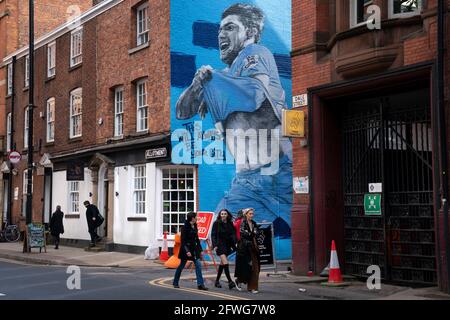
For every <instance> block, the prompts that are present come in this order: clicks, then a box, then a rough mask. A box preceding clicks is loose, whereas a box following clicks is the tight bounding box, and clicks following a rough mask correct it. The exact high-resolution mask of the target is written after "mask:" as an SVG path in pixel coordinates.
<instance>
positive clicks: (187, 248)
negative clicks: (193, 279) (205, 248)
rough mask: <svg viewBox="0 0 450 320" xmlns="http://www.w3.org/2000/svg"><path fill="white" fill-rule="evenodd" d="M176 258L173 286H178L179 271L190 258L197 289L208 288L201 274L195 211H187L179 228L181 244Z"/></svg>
mask: <svg viewBox="0 0 450 320" xmlns="http://www.w3.org/2000/svg"><path fill="white" fill-rule="evenodd" d="M178 258H180V260H181V262H180V265H179V266H178V268H177V270H176V271H175V277H174V279H173V286H174V288H179V287H180V286H179V282H180V277H181V272H182V271H183V269H184V267H185V266H186V263H187V261H188V260H190V261H193V262H194V264H195V274H196V276H197V288H198V289H199V290H208V288H206V287H205V284H204V281H203V276H202V264H201V259H202V246H201V244H200V239H199V238H198V229H197V213H196V212H189V213H188V214H187V216H186V221H185V222H184V226H183V229H182V230H181V246H180V252H179V253H178Z"/></svg>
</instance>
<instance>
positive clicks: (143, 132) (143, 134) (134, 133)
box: [128, 129, 149, 138]
mask: <svg viewBox="0 0 450 320" xmlns="http://www.w3.org/2000/svg"><path fill="white" fill-rule="evenodd" d="M148 132H149V131H148V129H147V130H144V131H137V132H133V133H130V134H129V135H128V136H129V137H131V138H134V137H140V136H145V135H147V134H148Z"/></svg>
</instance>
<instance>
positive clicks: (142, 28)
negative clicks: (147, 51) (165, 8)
mask: <svg viewBox="0 0 450 320" xmlns="http://www.w3.org/2000/svg"><path fill="white" fill-rule="evenodd" d="M148 8H149V6H148V2H146V3H144V4H142V5H140V6H139V7H138V8H137V9H136V44H137V46H141V45H144V44H146V43H148V42H149V34H150V30H149V25H150V22H149V14H148V11H149V9H148ZM141 13H142V19H141V18H140V17H141Z"/></svg>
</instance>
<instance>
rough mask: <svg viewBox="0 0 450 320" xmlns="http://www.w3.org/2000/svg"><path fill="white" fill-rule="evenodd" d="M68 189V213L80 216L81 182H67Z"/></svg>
mask: <svg viewBox="0 0 450 320" xmlns="http://www.w3.org/2000/svg"><path fill="white" fill-rule="evenodd" d="M67 187H68V192H67V195H68V198H67V200H68V203H67V208H68V211H69V213H70V214H79V213H80V181H67ZM77 209H78V210H77Z"/></svg>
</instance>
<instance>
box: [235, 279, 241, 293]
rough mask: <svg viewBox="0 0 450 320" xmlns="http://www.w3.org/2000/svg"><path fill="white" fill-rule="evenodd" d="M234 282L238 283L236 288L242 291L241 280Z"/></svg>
mask: <svg viewBox="0 0 450 320" xmlns="http://www.w3.org/2000/svg"><path fill="white" fill-rule="evenodd" d="M234 283H235V284H236V289H237V290H238V291H242V287H241V284H240V283H239V282H237V281H235V282H234Z"/></svg>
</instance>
